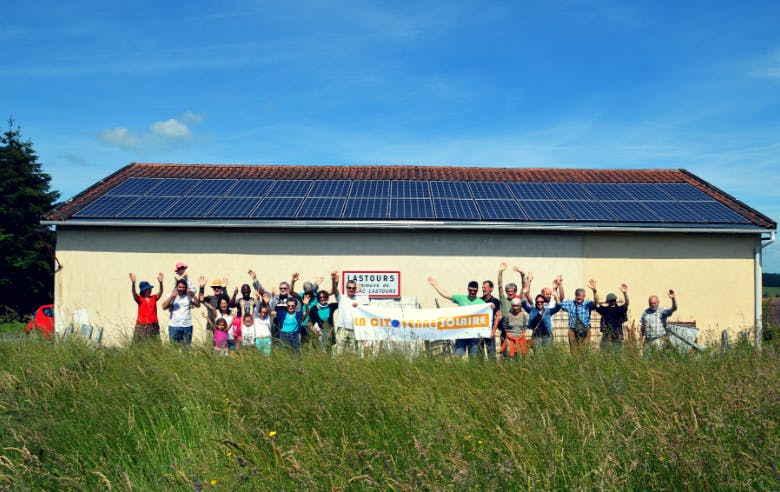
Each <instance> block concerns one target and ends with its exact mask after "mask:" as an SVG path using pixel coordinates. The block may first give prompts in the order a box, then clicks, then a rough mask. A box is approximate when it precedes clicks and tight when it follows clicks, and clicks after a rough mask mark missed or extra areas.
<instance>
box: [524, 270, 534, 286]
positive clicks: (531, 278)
mask: <svg viewBox="0 0 780 492" xmlns="http://www.w3.org/2000/svg"><path fill="white" fill-rule="evenodd" d="M525 281H526V283H527V284H528V285H531V282H533V281H534V274H533V272H528V273H526V274H525Z"/></svg>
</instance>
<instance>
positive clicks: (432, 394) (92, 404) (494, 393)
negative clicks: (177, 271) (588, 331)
mask: <svg viewBox="0 0 780 492" xmlns="http://www.w3.org/2000/svg"><path fill="white" fill-rule="evenodd" d="M779 355H780V354H779V353H778V350H777V346H776V345H773V344H767V346H765V347H764V350H763V351H762V352H760V353H754V352H753V351H752V350H751V349H749V348H740V347H735V348H733V349H732V350H731V351H730V352H728V353H725V354H720V353H718V352H717V351H713V352H712V353H709V354H699V355H694V356H682V355H679V354H676V353H656V354H651V355H646V356H635V355H631V354H626V355H623V356H615V355H607V354H600V353H598V352H592V353H583V354H575V355H574V356H571V355H569V354H568V352H567V351H564V350H550V351H549V352H548V353H543V354H540V355H537V356H533V357H528V358H525V359H521V360H517V361H499V362H466V361H459V360H446V359H428V358H419V359H415V360H409V359H407V358H404V357H401V356H393V355H387V356H382V357H379V358H376V359H360V358H357V357H351V356H345V357H338V358H333V357H330V356H327V355H323V354H320V353H318V352H307V353H304V354H303V355H301V356H299V357H294V356H290V355H288V354H286V353H283V352H281V351H277V352H275V353H273V354H272V356H271V357H270V358H265V357H262V356H259V355H258V354H256V353H249V352H246V353H241V354H238V355H237V356H231V357H223V356H218V355H215V354H213V353H212V351H211V348H210V347H206V348H198V347H191V348H190V349H186V350H181V349H178V348H175V347H170V346H168V345H165V344H162V345H154V344H153V345H148V346H143V345H142V346H135V347H131V348H124V349H108V348H100V349H95V348H92V347H89V346H87V345H86V344H84V343H80V342H79V341H78V340H77V339H75V338H74V340H73V341H69V342H65V343H59V344H51V343H46V342H34V341H28V340H25V341H23V342H21V343H19V342H17V343H5V344H0V425H1V428H2V434H0V435H2V449H1V450H0V490H43V489H45V490H282V489H284V490H333V489H335V490H372V489H384V490H387V489H390V490H418V489H421V490H440V489H454V490H460V489H476V490H518V489H535V490H549V489H609V490H625V489H630V490H646V489H695V490H709V489H712V490H723V489H734V490H748V489H750V490H780V468H778V467H779V466H780V429H778V421H780V357H779Z"/></svg>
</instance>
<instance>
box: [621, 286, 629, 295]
mask: <svg viewBox="0 0 780 492" xmlns="http://www.w3.org/2000/svg"><path fill="white" fill-rule="evenodd" d="M620 292H622V293H624V294H625V293H626V292H628V285H626V284H620Z"/></svg>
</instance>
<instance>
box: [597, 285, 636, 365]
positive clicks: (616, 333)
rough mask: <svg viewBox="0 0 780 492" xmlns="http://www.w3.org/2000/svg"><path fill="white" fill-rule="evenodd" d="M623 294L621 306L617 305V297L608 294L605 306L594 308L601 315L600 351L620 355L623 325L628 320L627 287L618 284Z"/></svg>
mask: <svg viewBox="0 0 780 492" xmlns="http://www.w3.org/2000/svg"><path fill="white" fill-rule="evenodd" d="M620 292H622V293H623V304H622V305H618V303H617V296H616V295H615V294H612V293H609V294H607V297H606V302H607V305H606V306H601V305H599V306H596V312H597V313H599V315H601V344H600V348H601V350H602V351H612V352H617V353H620V352H621V351H622V350H623V323H625V322H626V320H627V319H628V286H627V285H626V284H620Z"/></svg>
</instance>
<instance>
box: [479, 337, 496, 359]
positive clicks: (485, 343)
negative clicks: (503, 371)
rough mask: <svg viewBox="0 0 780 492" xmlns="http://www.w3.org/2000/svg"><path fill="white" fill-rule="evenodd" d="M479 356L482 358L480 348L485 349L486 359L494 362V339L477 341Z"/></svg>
mask: <svg viewBox="0 0 780 492" xmlns="http://www.w3.org/2000/svg"><path fill="white" fill-rule="evenodd" d="M478 347H479V356H480V357H482V347H487V356H488V359H490V360H494V359H495V358H496V339H495V338H492V337H491V338H480V339H479V344H478Z"/></svg>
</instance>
